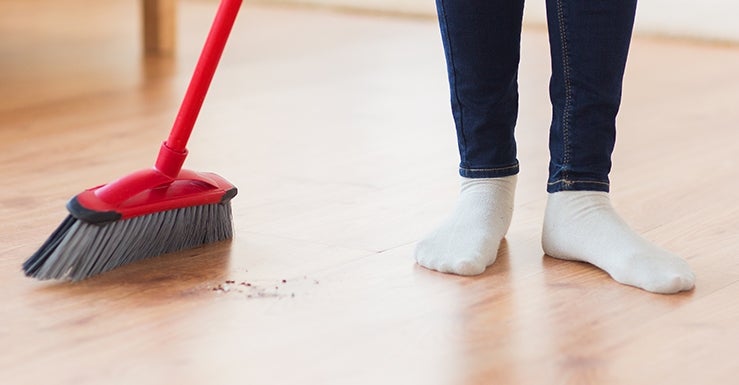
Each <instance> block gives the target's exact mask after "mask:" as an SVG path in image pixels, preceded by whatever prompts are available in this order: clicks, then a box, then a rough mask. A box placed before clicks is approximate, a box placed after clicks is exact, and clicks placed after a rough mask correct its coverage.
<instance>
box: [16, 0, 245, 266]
mask: <svg viewBox="0 0 739 385" xmlns="http://www.w3.org/2000/svg"><path fill="white" fill-rule="evenodd" d="M241 3H242V0H222V1H221V4H220V6H219V8H218V12H217V14H216V17H215V20H214V21H213V25H212V27H211V30H210V33H209V34H208V38H207V40H206V43H205V46H204V47H203V51H202V53H201V55H200V59H199V60H198V63H197V66H196V68H195V72H194V74H193V76H192V79H191V81H190V85H189V86H188V89H187V92H186V94H185V97H184V100H183V101H182V105H181V106H180V110H179V112H178V114H177V118H176V119H175V122H174V125H173V127H172V130H171V132H170V134H169V137H168V138H167V140H166V141H165V142H164V143H162V146H161V148H160V150H159V155H158V157H157V160H156V163H155V164H154V167H153V168H150V169H145V170H140V171H137V172H134V173H132V174H129V175H126V176H124V177H122V178H120V179H118V180H116V181H114V182H111V183H108V184H106V185H102V186H97V187H93V188H91V189H88V190H85V191H83V192H82V193H80V194H78V195H77V196H75V197H74V198H72V199H71V200H70V201H69V203H68V204H67V209H68V210H69V212H70V216H69V217H67V219H66V220H64V221H63V222H62V224H61V225H60V226H59V228H57V230H56V231H55V232H54V233H53V234H52V235H51V236H50V237H49V239H47V241H46V242H45V243H44V245H42V246H41V248H40V249H39V250H38V251H37V252H36V253H35V254H34V255H33V256H31V258H29V259H28V260H27V261H26V262H25V263H24V264H23V270H24V271H25V273H26V275H29V276H33V277H36V278H39V279H49V278H64V277H69V278H71V279H73V280H79V279H84V278H87V277H89V276H91V275H94V274H98V273H100V272H103V271H107V270H110V269H112V268H115V267H118V266H120V265H123V264H126V263H129V262H132V261H134V260H138V259H141V258H146V257H150V256H154V255H159V254H163V253H166V252H172V251H176V250H182V249H186V248H190V247H195V246H198V245H202V244H205V243H210V242H215V241H219V240H223V239H228V238H231V237H232V235H233V230H232V226H231V206H230V200H231V198H233V197H234V196H235V195H236V193H237V190H236V188H235V187H234V186H233V185H232V184H231V183H229V182H228V181H226V180H225V179H224V178H222V177H220V176H218V175H216V174H212V173H199V172H195V171H191V170H183V169H182V165H183V163H184V161H185V158H186V157H187V148H186V146H187V141H188V139H189V138H190V134H191V133H192V129H193V127H194V125H195V121H196V120H197V117H198V114H199V112H200V108H201V106H202V104H203V101H204V99H205V95H206V93H207V91H208V87H209V86H210V83H211V80H212V79H213V75H214V73H215V70H216V67H217V65H218V61H219V60H220V57H221V55H222V53H223V49H224V47H225V45H226V41H227V40H228V36H229V34H230V32H231V29H232V27H233V24H234V22H235V20H236V15H237V14H238V11H239V8H240V6H241Z"/></svg>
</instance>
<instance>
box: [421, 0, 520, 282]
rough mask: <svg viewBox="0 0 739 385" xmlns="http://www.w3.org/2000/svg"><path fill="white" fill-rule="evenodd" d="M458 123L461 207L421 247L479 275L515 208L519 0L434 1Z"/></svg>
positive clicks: (424, 260)
mask: <svg viewBox="0 0 739 385" xmlns="http://www.w3.org/2000/svg"><path fill="white" fill-rule="evenodd" d="M436 5H437V10H438V15H439V24H440V27H441V34H442V39H443V43H444V51H445V53H446V59H447V69H448V74H449V86H450V90H451V104H452V112H453V115H454V121H455V125H456V128H457V142H458V145H459V153H460V158H461V162H460V168H459V172H460V175H461V176H462V177H463V178H462V188H461V193H460V197H459V200H458V202H457V207H456V209H455V211H454V212H453V213H452V215H451V217H450V218H449V219H447V221H446V222H444V223H443V224H442V225H441V227H440V228H439V229H437V230H436V231H435V232H433V233H432V234H430V235H429V236H427V237H426V238H425V239H423V240H422V241H421V242H420V243H419V244H418V247H417V248H416V260H417V261H418V263H419V264H420V265H422V266H424V267H427V268H429V269H433V270H438V271H441V272H445V273H455V274H461V275H474V274H479V273H482V272H483V271H484V270H485V268H486V267H487V266H489V265H490V264H492V263H493V262H494V261H495V258H496V256H497V251H498V246H499V244H500V241H501V239H502V238H503V236H504V235H505V232H506V231H507V230H508V226H509V224H510V220H511V216H512V212H513V194H514V191H515V184H516V174H517V173H518V161H517V160H516V143H515V139H514V136H513V131H514V127H515V125H516V118H517V115H518V80H517V78H518V62H519V55H520V53H519V52H520V39H521V20H522V16H523V1H522V0H474V1H472V0H470V1H464V2H462V1H446V0H437V3H436Z"/></svg>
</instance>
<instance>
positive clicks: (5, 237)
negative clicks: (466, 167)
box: [0, 0, 739, 385]
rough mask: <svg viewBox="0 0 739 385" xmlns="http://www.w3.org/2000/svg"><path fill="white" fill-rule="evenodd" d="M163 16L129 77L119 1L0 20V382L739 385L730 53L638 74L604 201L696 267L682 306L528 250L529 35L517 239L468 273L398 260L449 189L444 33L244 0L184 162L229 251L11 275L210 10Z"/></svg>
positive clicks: (161, 83)
mask: <svg viewBox="0 0 739 385" xmlns="http://www.w3.org/2000/svg"><path fill="white" fill-rule="evenodd" d="M62 3H63V4H62ZM181 3H182V4H181V7H180V11H181V14H180V21H179V29H180V31H179V33H180V36H179V39H178V40H179V51H178V54H177V55H176V57H174V58H172V59H166V58H149V59H144V58H142V56H141V55H140V52H141V47H140V46H139V35H138V34H139V28H138V24H137V22H138V21H137V20H138V19H137V17H138V9H137V4H138V2H131V1H124V0H116V1H105V2H91V1H83V0H69V1H65V2H51V1H46V2H37V1H34V2H28V1H21V0H11V1H3V2H0V36H2V37H1V38H0V98H1V99H0V165H1V167H2V168H1V173H0V177H2V184H3V187H2V189H0V218H2V221H1V222H0V282H1V284H0V285H1V286H0V287H1V288H2V290H0V302H2V304H3V305H2V306H0V383H2V384H8V385H11V384H12V385H15V384H70V385H72V384H74V385H83V384H140V385H146V384H217V383H237V384H280V385H284V384H424V385H433V384H493V383H494V384H691V385H692V384H735V383H736V378H737V376H738V375H739V360H738V359H737V355H739V301H737V298H738V296H739V253H738V252H737V250H738V249H739V204H737V196H738V195H737V191H738V190H739V182H737V180H739V155H738V154H739V151H737V143H739V129H738V128H739V108H737V106H739V71H737V68H739V47H729V46H711V45H701V44H697V43H685V42H679V41H661V40H655V39H645V38H637V39H635V41H634V44H633V49H632V53H631V56H630V62H629V70H628V71H627V72H628V73H627V77H626V84H625V90H624V103H623V107H622V113H621V115H620V118H619V119H620V120H619V124H620V131H619V138H618V144H617V149H616V153H615V155H614V158H615V167H614V170H613V174H612V180H613V194H612V195H613V199H614V201H615V204H616V206H617V207H618V209H619V210H620V212H621V213H622V214H623V215H624V217H626V218H627V219H628V221H629V222H630V223H632V224H633V226H634V227H635V228H637V229H638V230H639V231H641V232H642V233H644V234H645V236H646V237H647V238H649V239H651V240H653V241H655V242H657V243H659V244H661V245H664V246H665V247H667V248H669V249H671V250H673V251H675V252H677V253H679V254H681V255H683V256H685V257H686V258H687V260H688V262H689V263H690V265H691V266H692V267H693V268H694V270H695V272H696V274H697V277H698V281H697V286H696V289H695V290H694V291H692V292H689V293H684V294H680V295H674V296H663V295H654V294H649V293H646V292H643V291H640V290H637V289H634V288H630V287H626V286H622V285H619V284H616V283H614V282H613V281H611V280H610V279H608V277H607V276H606V275H605V274H604V273H602V272H600V271H599V270H597V269H595V268H593V267H592V266H589V265H586V264H579V263H568V262H562V261H559V260H554V259H551V258H548V257H545V256H543V254H542V251H541V248H540V245H539V237H540V225H541V221H542V216H543V208H544V203H545V198H546V193H545V192H544V188H545V181H546V166H547V161H548V155H547V150H546V143H547V130H548V118H549V114H550V112H549V111H550V110H549V105H548V101H547V79H548V60H549V59H548V48H547V39H546V35H545V33H544V32H543V31H541V30H536V29H529V30H527V31H526V32H525V33H524V36H523V62H522V66H521V116H520V122H519V123H520V124H519V128H518V133H517V135H518V140H519V144H520V160H521V163H522V171H521V175H520V179H519V188H518V195H517V203H516V211H515V215H514V218H513V224H512V227H511V230H510V232H509V234H508V236H507V239H506V241H505V243H504V247H502V250H501V252H500V254H501V255H500V256H499V258H498V262H497V263H496V264H495V265H494V266H493V267H491V268H490V269H488V271H486V272H485V273H484V274H483V275H481V276H479V277H475V278H460V277H454V276H447V275H442V274H437V273H434V272H430V271H427V270H425V269H423V268H420V267H418V266H417V265H415V263H414V260H413V257H412V250H413V247H414V244H415V243H416V242H417V241H418V240H419V239H420V238H421V237H422V236H423V235H424V234H425V233H426V232H427V231H429V230H431V229H432V228H433V227H434V226H435V225H436V224H437V223H438V222H439V221H440V220H442V219H443V217H444V216H445V215H446V214H447V213H448V212H449V211H450V209H451V208H452V206H453V204H454V199H455V197H456V193H457V183H458V179H457V174H456V164H457V161H458V160H457V155H456V142H455V137H454V130H453V128H452V121H451V117H450V111H449V107H448V91H447V85H446V78H445V68H444V59H443V53H442V50H441V46H440V39H439V35H438V30H437V26H436V23H435V21H433V20H424V19H402V18H393V17H387V16H377V15H375V16H369V15H357V14H342V13H335V12H331V11H326V10H323V11H321V10H309V9H301V8H298V9H290V8H267V7H255V6H252V5H247V6H246V7H245V8H244V10H243V13H242V15H241V16H240V19H239V20H238V22H237V25H236V27H235V29H234V36H233V39H232V41H231V42H230V43H229V46H228V47H227V50H226V53H225V56H224V58H223V62H222V67H221V68H220V69H219V72H218V73H217V74H216V77H215V80H214V83H213V86H212V89H211V93H210V95H209V97H208V99H207V100H206V103H205V106H204V109H203V111H202V114H201V118H200V120H199V124H198V126H197V127H196V132H195V133H194V135H193V137H192V141H191V145H190V151H191V157H190V158H189V160H188V163H187V167H189V168H192V169H196V170H202V171H214V172H217V173H219V174H221V175H223V176H225V177H226V178H228V179H229V180H231V181H232V182H233V183H234V184H236V185H237V186H239V188H240V194H239V196H238V197H237V198H236V199H235V200H234V201H233V207H234V214H235V227H236V235H235V239H234V240H233V241H232V242H230V243H222V244H217V245H213V246H209V247H205V248H200V249H196V250H190V251H186V252H181V253H176V254H173V255H166V256H162V257H157V258H153V259H150V260H147V261H144V262H141V263H137V264H133V265H129V266H127V267H124V268H121V269H119V270H116V271H113V272H110V273H108V274H104V275H102V276H99V277H97V278H94V279H90V280H88V281H84V282H82V283H79V284H70V283H63V282H62V283H56V282H37V281H34V280H31V279H28V278H25V277H24V276H23V274H22V273H21V272H20V265H21V263H22V262H23V261H24V260H25V259H26V258H27V257H28V256H29V255H30V254H31V253H32V252H33V251H34V250H35V249H36V248H37V247H38V246H39V245H40V243H41V242H43V240H44V239H45V238H46V237H47V236H48V235H49V234H50V232H51V231H52V230H53V229H54V228H55V227H56V225H57V224H58V223H59V222H60V221H61V219H62V218H63V217H64V216H65V215H66V211H65V209H64V204H65V202H66V200H67V199H69V198H70V197H71V196H73V195H75V194H77V193H78V192H80V191H81V190H82V189H84V188H87V187H91V186H95V185H98V184H101V183H105V182H107V181H110V180H111V179H114V178H117V177H118V176H121V175H124V174H125V173H127V172H130V171H133V170H136V169H139V168H144V167H148V166H149V165H150V163H151V162H152V161H153V157H154V156H155V154H156V151H157V149H158V145H159V143H160V142H161V140H163V139H164V138H165V137H166V134H167V132H168V130H169V127H170V124H171V122H172V119H173V116H174V114H175V112H176V109H177V106H178V104H179V99H180V97H181V95H182V93H183V90H184V88H185V85H186V82H187V80H188V78H189V75H190V73H191V70H192V68H193V65H194V61H195V60H196V57H197V54H198V52H199V49H200V45H201V43H202V41H203V38H204V33H205V32H206V31H207V28H208V25H209V23H210V18H211V15H212V14H213V11H214V7H213V3H209V2H202V1H200V2H197V1H182V2H181ZM227 281H235V284H228V283H226V282H227ZM241 283H243V284H241ZM247 284H249V285H250V286H248V285H247Z"/></svg>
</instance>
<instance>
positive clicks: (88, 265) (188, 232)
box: [23, 167, 237, 281]
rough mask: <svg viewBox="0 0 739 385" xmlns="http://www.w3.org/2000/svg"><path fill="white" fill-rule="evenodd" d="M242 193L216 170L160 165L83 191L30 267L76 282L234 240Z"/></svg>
mask: <svg viewBox="0 0 739 385" xmlns="http://www.w3.org/2000/svg"><path fill="white" fill-rule="evenodd" d="M236 193H237V189H236V187H234V186H233V185H232V184H231V183H229V182H228V181H226V180H225V179H223V178H222V177H220V176H218V175H216V174H212V173H198V172H194V171H190V170H181V171H180V172H179V174H178V175H177V177H176V178H171V177H169V176H167V175H166V173H162V172H160V171H159V170H158V169H157V168H156V167H155V168H152V169H147V170H141V171H138V172H135V173H133V174H130V175H127V176H125V177H123V178H121V179H119V180H117V181H115V182H112V183H110V184H107V185H102V186H98V187H94V188H91V189H88V190H85V191H83V192H82V193H80V194H78V195H77V196H75V197H74V198H72V199H71V200H70V201H69V203H67V210H68V211H69V213H70V215H69V216H67V218H66V219H65V220H64V221H62V223H61V224H60V225H59V227H58V228H57V229H56V230H55V231H54V232H53V233H52V234H51V236H49V238H48V239H47V240H46V242H44V244H43V245H42V246H41V248H39V250H38V251H36V253H34V254H33V255H32V256H31V257H30V258H29V259H28V260H27V261H26V262H24V263H23V271H24V272H25V274H26V275H27V276H30V277H35V278H38V279H71V280H73V281H78V280H81V279H85V278H87V277H90V276H93V275H95V274H99V273H102V272H104V271H108V270H111V269H114V268H116V267H119V266H122V265H125V264H128V263H130V262H134V261H137V260H140V259H143V258H148V257H152V256H156V255H160V254H165V253H169V252H174V251H178V250H183V249H188V248H192V247H197V246H200V245H203V244H207V243H211V242H217V241H221V240H225V239H230V238H231V237H232V236H233V228H232V216H231V198H233V197H234V196H236Z"/></svg>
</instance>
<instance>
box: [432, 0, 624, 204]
mask: <svg viewBox="0 0 739 385" xmlns="http://www.w3.org/2000/svg"><path fill="white" fill-rule="evenodd" d="M546 3H547V19H548V23H547V24H548V28H549V44H550V50H551V52H550V53H551V57H552V76H551V80H550V84H549V91H550V98H551V102H552V123H551V127H550V135H549V151H550V163H549V181H548V186H547V191H549V192H557V191H562V190H594V191H608V188H609V179H608V174H609V172H610V170H611V153H612V152H613V146H614V143H615V140H616V123H615V122H616V114H617V113H618V109H619V105H620V103H621V85H622V81H623V75H624V67H625V66H626V57H627V54H628V51H629V43H630V42H631V31H632V28H633V25H634V15H635V12H636V0H546ZM523 4H524V2H523V0H464V1H463V0H457V1H455V0H436V5H437V11H438V15H439V24H440V26H441V35H442V39H443V44H444V51H445V53H446V60H447V69H448V73H449V85H450V90H451V103H452V113H453V115H454V121H455V125H456V128H457V141H458V145H459V152H460V158H461V162H460V175H462V176H464V177H467V178H493V177H502V176H509V175H514V174H516V173H518V160H517V158H516V141H515V138H514V128H515V125H516V119H517V116H518V64H519V58H520V41H521V20H522V17H523Z"/></svg>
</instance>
